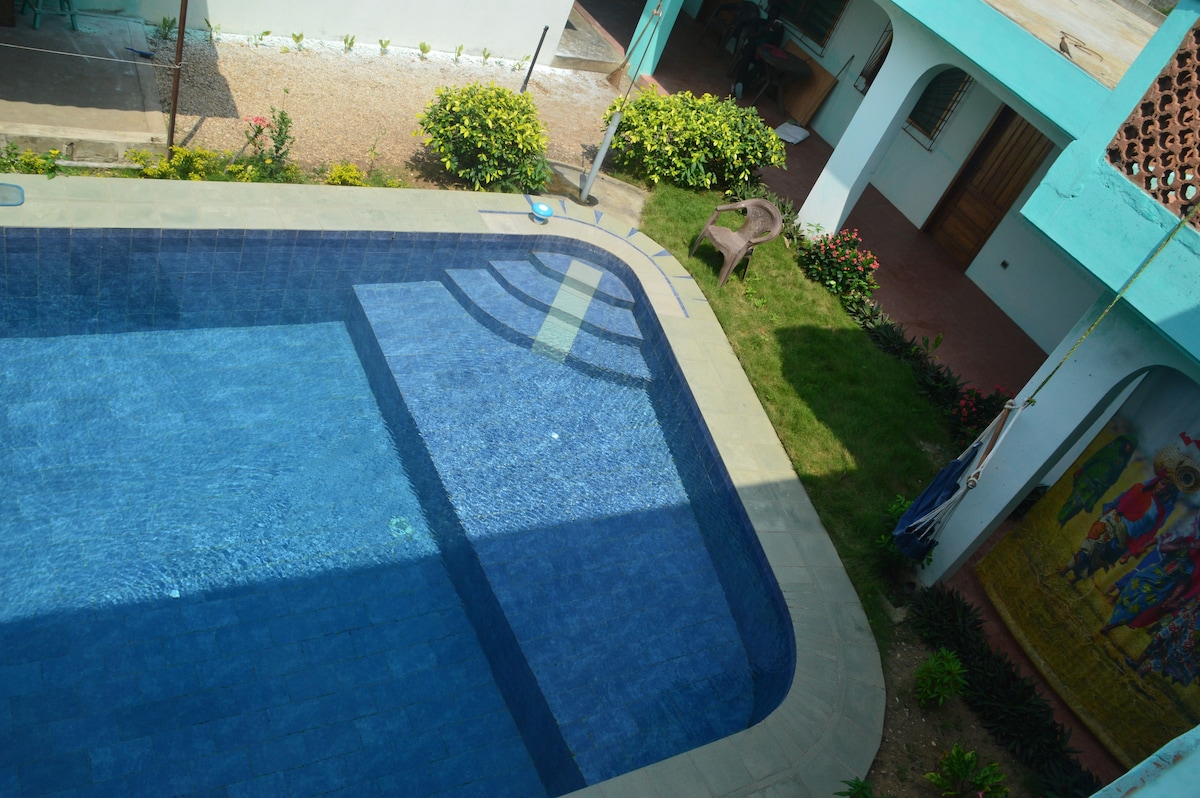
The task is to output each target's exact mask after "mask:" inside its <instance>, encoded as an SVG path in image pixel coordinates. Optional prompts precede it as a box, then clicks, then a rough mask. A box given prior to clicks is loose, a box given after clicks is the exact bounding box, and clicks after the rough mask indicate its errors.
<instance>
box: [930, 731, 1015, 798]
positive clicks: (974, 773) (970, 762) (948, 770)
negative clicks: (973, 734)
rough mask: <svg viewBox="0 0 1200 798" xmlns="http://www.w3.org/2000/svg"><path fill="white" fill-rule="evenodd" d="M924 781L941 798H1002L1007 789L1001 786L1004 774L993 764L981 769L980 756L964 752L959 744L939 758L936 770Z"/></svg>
mask: <svg viewBox="0 0 1200 798" xmlns="http://www.w3.org/2000/svg"><path fill="white" fill-rule="evenodd" d="M925 778H926V779H928V780H929V781H930V783H932V784H933V786H935V787H937V788H938V789H939V790H941V791H942V795H944V796H952V797H953V798H962V796H967V795H970V796H972V798H974V797H975V796H979V798H1003V797H1004V796H1005V795H1008V788H1007V787H1005V786H1004V785H1003V784H1001V782H1002V781H1004V774H1003V773H1001V772H1000V766H999V765H998V764H996V763H995V762H989V763H988V764H986V765H984V766H982V767H980V765H979V755H978V754H976V753H975V752H974V751H964V750H962V748H961V747H960V746H959V744H958V743H955V744H954V747H953V748H951V749H950V751H949V752H948V753H946V754H944V755H943V756H942V761H941V762H940V763H938V769H937V770H935V771H931V772H929V773H926V774H925Z"/></svg>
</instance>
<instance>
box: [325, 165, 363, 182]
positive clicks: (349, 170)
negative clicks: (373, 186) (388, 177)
mask: <svg viewBox="0 0 1200 798" xmlns="http://www.w3.org/2000/svg"><path fill="white" fill-rule="evenodd" d="M366 184H367V173H366V172H364V171H363V170H361V169H359V168H358V166H356V165H355V164H352V163H335V164H334V165H333V166H332V167H331V168H330V170H329V174H328V176H326V178H325V185H327V186H365V185H366Z"/></svg>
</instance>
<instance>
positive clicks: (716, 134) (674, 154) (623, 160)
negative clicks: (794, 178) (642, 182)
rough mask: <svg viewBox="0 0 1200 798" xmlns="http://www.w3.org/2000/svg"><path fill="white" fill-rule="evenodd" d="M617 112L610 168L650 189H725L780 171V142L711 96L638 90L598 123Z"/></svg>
mask: <svg viewBox="0 0 1200 798" xmlns="http://www.w3.org/2000/svg"><path fill="white" fill-rule="evenodd" d="M618 110H620V111H621V112H622V119H621V124H620V126H619V127H618V128H617V133H616V135H615V136H614V137H613V141H612V149H611V157H612V160H613V164H614V165H615V166H616V167H617V168H620V169H625V170H628V171H630V172H632V173H633V174H635V175H638V176H641V177H645V178H646V179H648V180H650V181H651V182H653V183H658V182H660V181H662V180H666V181H668V182H670V183H675V184H676V185H680V186H684V187H687V188H713V187H730V186H737V185H739V184H743V183H747V182H751V181H753V180H754V179H755V172H756V171H757V170H759V169H761V168H763V167H765V166H778V167H784V166H785V161H786V153H785V152H784V148H783V141H782V140H780V138H779V137H778V136H776V135H775V131H773V130H771V129H770V128H769V127H767V126H766V124H764V123H763V121H762V117H760V116H759V115H758V112H757V111H755V110H754V109H753V108H739V107H738V105H737V103H735V102H734V101H733V100H720V99H717V98H716V97H713V96H712V95H711V94H705V95H702V96H700V97H696V96H694V95H693V94H692V93H691V92H687V91H683V92H678V93H676V94H672V95H669V96H665V97H664V96H662V95H660V94H658V93H657V92H655V91H654V90H652V89H646V90H643V91H642V92H641V93H639V94H638V95H637V96H636V97H634V98H633V99H632V100H629V101H625V100H623V99H618V100H617V101H616V102H614V103H613V104H612V106H610V107H609V109H608V111H607V113H606V114H605V117H604V123H605V124H606V125H607V124H608V123H609V122H610V121H611V120H612V116H613V114H614V113H616V112H617V111H618Z"/></svg>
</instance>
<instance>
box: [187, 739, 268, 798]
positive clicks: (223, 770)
mask: <svg viewBox="0 0 1200 798" xmlns="http://www.w3.org/2000/svg"><path fill="white" fill-rule="evenodd" d="M188 764H189V765H190V766H191V769H192V783H193V784H194V785H195V789H196V790H214V791H218V790H219V791H220V792H215V793H214V794H222V795H223V794H224V791H223V790H221V788H223V787H225V786H226V785H228V784H232V783H237V782H239V781H246V780H247V779H250V778H253V777H254V775H255V774H254V773H253V772H252V770H251V767H250V761H249V759H248V757H247V753H246V751H244V750H232V751H220V752H217V753H214V754H209V755H207V756H201V757H199V758H197V759H194V760H192V761H191V762H189V763H188Z"/></svg>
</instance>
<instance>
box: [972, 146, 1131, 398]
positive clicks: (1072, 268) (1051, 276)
mask: <svg viewBox="0 0 1200 798" xmlns="http://www.w3.org/2000/svg"><path fill="white" fill-rule="evenodd" d="M1060 152H1061V151H1060V150H1058V149H1056V150H1054V152H1052V153H1051V154H1050V155H1048V156H1047V157H1046V160H1045V162H1043V163H1042V165H1041V167H1040V168H1039V169H1038V172H1037V174H1036V175H1034V177H1033V179H1032V180H1030V181H1029V185H1028V186H1026V187H1025V191H1024V192H1022V194H1021V196H1020V198H1019V199H1018V200H1017V202H1016V203H1015V204H1014V205H1013V209H1012V210H1010V211H1009V212H1008V214H1007V215H1006V216H1005V217H1004V219H1003V221H1001V222H1000V226H999V227H997V228H996V232H995V233H993V234H992V237H991V238H989V239H988V241H987V243H986V244H984V245H983V249H981V250H980V251H979V255H977V256H976V258H975V260H974V261H973V262H972V263H971V267H970V268H969V269H968V270H967V276H968V277H969V278H971V280H973V281H974V282H975V284H976V285H978V286H979V287H980V288H981V289H983V292H984V293H985V294H987V295H988V296H989V297H990V298H991V300H992V301H993V302H995V303H996V305H997V306H999V308H1000V309H1001V310H1003V311H1004V312H1005V313H1006V314H1007V315H1008V317H1009V318H1010V319H1012V320H1013V321H1015V322H1016V323H1017V324H1018V325H1020V327H1021V329H1022V330H1024V331H1025V333H1026V335H1028V336H1029V337H1030V338H1032V339H1033V340H1034V343H1036V344H1037V345H1038V346H1040V347H1041V348H1042V349H1044V350H1045V351H1047V352H1049V351H1050V350H1052V349H1054V347H1055V346H1057V345H1058V342H1059V341H1060V340H1062V338H1063V336H1065V335H1067V333H1069V332H1070V330H1071V327H1072V325H1073V324H1074V320H1075V319H1078V318H1079V317H1080V316H1082V315H1083V314H1084V313H1086V312H1087V309H1088V308H1089V307H1091V306H1092V304H1093V303H1095V302H1096V300H1097V299H1098V298H1099V297H1100V295H1101V293H1102V292H1103V291H1104V287H1103V285H1101V283H1100V281H1099V280H1097V279H1096V278H1095V277H1093V276H1092V275H1091V273H1089V272H1087V271H1085V270H1084V269H1083V268H1082V267H1080V266H1079V265H1078V264H1076V263H1075V261H1074V259H1073V258H1071V257H1070V256H1068V255H1067V254H1065V253H1064V252H1063V251H1062V250H1061V249H1059V248H1058V247H1057V246H1055V245H1054V244H1053V243H1051V242H1050V241H1048V240H1047V239H1046V237H1045V236H1044V235H1043V234H1042V233H1041V232H1040V231H1039V230H1038V229H1037V228H1035V227H1034V226H1033V225H1032V224H1030V223H1029V221H1028V220H1026V219H1025V217H1024V216H1022V215H1021V213H1020V211H1019V209H1020V207H1021V206H1022V205H1023V204H1024V203H1025V200H1026V199H1028V198H1029V195H1030V194H1032V193H1033V190H1034V189H1035V188H1036V187H1037V185H1038V184H1039V183H1041V181H1042V178H1043V177H1044V176H1045V174H1046V172H1047V171H1048V170H1049V168H1050V165H1051V164H1052V163H1053V162H1054V159H1055V158H1056V157H1058V154H1059V153H1060ZM1133 266H1134V264H1131V265H1130V268H1131V270H1132V268H1133ZM1005 387H1011V386H1005Z"/></svg>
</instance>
